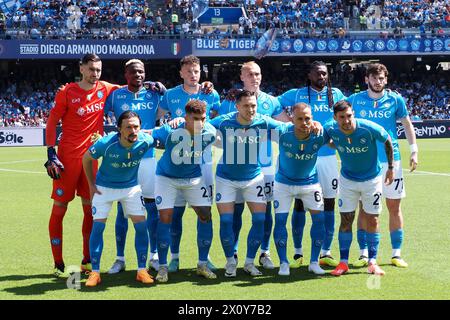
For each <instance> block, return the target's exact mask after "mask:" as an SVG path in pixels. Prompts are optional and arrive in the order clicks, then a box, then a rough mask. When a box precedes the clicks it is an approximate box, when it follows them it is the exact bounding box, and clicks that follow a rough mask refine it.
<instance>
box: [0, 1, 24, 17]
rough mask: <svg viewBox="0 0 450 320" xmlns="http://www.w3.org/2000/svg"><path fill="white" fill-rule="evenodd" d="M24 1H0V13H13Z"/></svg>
mask: <svg viewBox="0 0 450 320" xmlns="http://www.w3.org/2000/svg"><path fill="white" fill-rule="evenodd" d="M24 2H26V0H0V11H2V12H3V13H4V14H8V13H14V12H16V11H17V9H19V8H20V6H21V5H22V3H24Z"/></svg>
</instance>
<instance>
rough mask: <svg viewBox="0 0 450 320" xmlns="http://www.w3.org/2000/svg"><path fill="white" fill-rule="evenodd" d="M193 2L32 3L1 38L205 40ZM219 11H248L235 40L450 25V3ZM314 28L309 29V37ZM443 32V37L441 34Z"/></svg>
mask: <svg viewBox="0 0 450 320" xmlns="http://www.w3.org/2000/svg"><path fill="white" fill-rule="evenodd" d="M191 2H192V0H156V1H145V0H133V1H128V0H113V1H106V0H78V1H75V0H62V1H54V0H52V1H50V0H47V1H36V0H30V1H25V2H24V3H23V5H22V7H21V8H20V9H19V10H17V11H16V12H15V13H12V14H10V13H6V14H4V13H0V36H1V37H7V38H18V39H24V38H31V39H62V38H64V39H66V38H69V39H80V38H88V39H89V38H94V39H130V38H145V37H161V36H174V35H183V34H198V35H199V34H201V30H200V26H199V25H198V24H197V23H196V22H195V21H193V19H192V3H191ZM209 5H210V6H212V7H214V6H235V7H237V6H243V7H245V8H246V12H247V17H243V18H242V20H241V21H240V27H239V28H238V29H237V30H236V32H234V33H233V32H230V35H237V36H239V35H245V34H260V33H262V32H264V31H265V30H266V29H267V28H269V27H279V28H281V29H283V32H284V33H285V34H286V35H299V34H302V35H304V34H305V32H308V34H309V35H311V34H312V35H313V36H314V35H315V34H320V35H323V34H324V33H323V32H322V31H323V30H326V32H327V33H333V32H334V30H339V28H342V29H344V30H349V31H358V30H362V31H365V30H389V31H393V30H394V29H396V28H403V29H408V28H409V29H414V28H415V29H417V28H422V29H423V32H426V31H428V32H429V33H432V30H434V33H435V34H436V35H438V34H439V32H441V33H445V29H446V28H449V27H450V14H449V1H448V0H437V1H432V0H426V1H418V0H395V1H390V0H387V1H381V0H356V1H354V0H349V1H348V0H347V1H345V0H335V1H331V0H308V1H300V0H279V1H269V0H263V1H261V0H258V1H256V0H233V1H222V0H219V1H210V2H209ZM305 30H306V31H305ZM417 30H418V29H417ZM439 30H440V31H439Z"/></svg>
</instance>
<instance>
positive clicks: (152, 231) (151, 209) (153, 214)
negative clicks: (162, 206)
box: [145, 202, 159, 253]
mask: <svg viewBox="0 0 450 320" xmlns="http://www.w3.org/2000/svg"><path fill="white" fill-rule="evenodd" d="M145 209H146V210H147V220H146V221H147V230H148V238H149V240H150V252H151V253H156V252H157V251H158V247H157V244H156V228H158V221H159V214H158V209H156V203H155V202H148V203H146V204H145Z"/></svg>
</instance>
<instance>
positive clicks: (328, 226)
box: [322, 211, 334, 251]
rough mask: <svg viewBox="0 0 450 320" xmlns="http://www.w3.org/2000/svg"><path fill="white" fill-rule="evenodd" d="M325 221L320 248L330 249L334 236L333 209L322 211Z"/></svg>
mask: <svg viewBox="0 0 450 320" xmlns="http://www.w3.org/2000/svg"><path fill="white" fill-rule="evenodd" d="M323 213H324V219H325V220H324V222H325V239H324V241H323V245H322V249H323V250H327V251H328V250H330V249H331V244H332V242H333V237H334V211H324V212H323Z"/></svg>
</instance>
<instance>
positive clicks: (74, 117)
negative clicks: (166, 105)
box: [45, 54, 117, 277]
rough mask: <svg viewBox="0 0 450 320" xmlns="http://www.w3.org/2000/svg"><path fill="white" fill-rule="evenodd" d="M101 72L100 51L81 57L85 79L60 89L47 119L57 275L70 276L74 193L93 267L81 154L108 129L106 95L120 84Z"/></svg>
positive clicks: (52, 241) (86, 265) (83, 264)
mask: <svg viewBox="0 0 450 320" xmlns="http://www.w3.org/2000/svg"><path fill="white" fill-rule="evenodd" d="M101 72H102V62H101V60H100V58H99V57H98V56H97V55H95V54H87V55H85V56H84V57H83V58H82V60H81V61H80V73H81V75H82V80H81V81H80V82H72V83H70V84H68V85H66V86H65V87H64V88H63V89H62V90H60V91H59V92H58V93H57V94H56V97H55V106H54V107H53V108H52V110H51V111H50V116H49V118H48V121H47V129H46V134H45V135H46V136H45V138H46V144H47V147H48V148H47V156H48V161H47V162H46V163H45V167H46V168H47V173H48V174H49V176H50V177H51V178H52V179H53V191H52V196H51V197H52V199H53V208H52V212H51V215H50V222H49V234H50V244H51V248H52V254H53V259H54V263H55V269H54V274H55V275H56V276H58V277H64V276H67V273H66V272H65V270H64V269H65V265H64V260H63V254H62V246H63V241H62V240H63V239H62V236H63V218H64V215H65V213H66V211H67V205H68V203H69V202H70V201H72V200H73V198H74V197H75V192H76V194H77V195H78V196H80V197H81V203H82V206H83V213H84V219H83V227H82V234H83V260H82V262H81V269H82V270H85V271H86V270H90V269H91V263H90V255H89V236H90V234H91V229H92V209H91V201H90V194H89V185H88V181H87V180H86V176H85V174H84V172H83V165H82V158H83V155H84V153H85V152H86V150H87V149H88V148H89V146H90V145H91V136H92V135H93V134H94V133H96V132H99V133H103V107H104V104H105V100H106V97H107V96H108V95H109V94H110V93H111V92H112V91H113V90H114V89H116V88H117V87H116V86H114V85H112V84H110V83H108V82H104V81H99V79H100V76H101ZM60 120H61V123H62V138H61V141H60V143H59V147H58V153H56V151H55V144H56V127H57V125H58V122H59V121H60ZM95 170H96V169H95V168H94V171H95Z"/></svg>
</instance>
